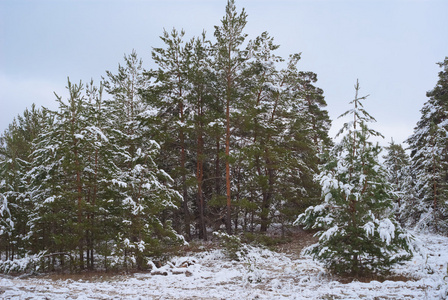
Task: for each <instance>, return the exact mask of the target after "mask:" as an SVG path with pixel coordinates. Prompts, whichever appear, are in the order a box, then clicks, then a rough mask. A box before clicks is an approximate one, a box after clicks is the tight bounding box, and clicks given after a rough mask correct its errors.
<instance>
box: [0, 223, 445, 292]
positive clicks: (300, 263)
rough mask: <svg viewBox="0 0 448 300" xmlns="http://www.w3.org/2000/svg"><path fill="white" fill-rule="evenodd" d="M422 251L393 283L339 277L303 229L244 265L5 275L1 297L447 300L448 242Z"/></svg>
mask: <svg viewBox="0 0 448 300" xmlns="http://www.w3.org/2000/svg"><path fill="white" fill-rule="evenodd" d="M414 235H415V237H416V243H415V246H416V248H417V249H418V251H419V253H418V254H416V255H415V256H414V258H413V259H412V260H411V261H409V262H406V263H405V264H404V265H398V266H396V267H395V268H394V269H393V274H392V275H391V276H389V277H387V278H361V279H353V278H338V277H334V276H331V275H329V274H328V273H327V271H326V270H325V269H324V268H323V267H322V266H321V265H320V264H319V263H317V262H315V261H313V260H312V259H311V258H310V257H308V256H304V255H301V254H300V253H301V250H302V249H303V248H304V247H305V246H308V245H310V244H311V243H313V242H314V241H315V239H314V238H313V237H312V236H311V235H310V234H308V233H305V232H302V231H297V232H296V233H295V234H294V235H293V236H292V240H291V241H290V242H289V243H285V244H281V245H279V246H277V248H276V249H275V251H274V250H272V249H271V250H268V249H263V248H259V247H249V248H248V253H247V254H246V255H245V256H244V258H242V259H241V260H240V261H231V260H228V259H226V257H225V255H224V254H223V252H222V251H221V250H220V249H216V248H214V247H208V246H207V245H203V246H202V248H203V249H202V251H197V250H198V249H197V248H196V249H195V251H190V252H186V253H185V256H183V257H175V258H173V259H172V260H171V261H170V262H169V263H168V264H166V265H164V266H163V267H161V268H159V269H157V270H153V271H152V272H146V273H134V274H129V275H108V274H104V273H103V274H101V273H97V274H91V273H90V274H77V275H64V276H62V275H56V274H53V275H45V276H32V277H27V278H25V277H22V278H17V277H12V276H5V275H3V276H0V299H446V296H447V292H448V278H447V275H448V273H447V272H448V269H447V268H448V238H447V237H443V236H439V235H434V234H421V233H420V234H414Z"/></svg>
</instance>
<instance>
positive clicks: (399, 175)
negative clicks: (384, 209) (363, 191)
mask: <svg viewBox="0 0 448 300" xmlns="http://www.w3.org/2000/svg"><path fill="white" fill-rule="evenodd" d="M385 150H386V155H384V156H383V158H384V162H383V163H384V167H385V168H386V171H387V180H388V182H389V183H390V184H391V187H392V190H393V193H394V195H395V197H394V199H395V203H394V210H395V216H396V217H397V220H399V221H400V223H401V224H402V225H406V226H410V225H411V224H413V223H415V207H416V204H417V198H416V196H415V191H414V188H413V180H412V175H411V168H410V166H411V162H410V158H409V155H408V154H407V153H406V151H405V150H404V149H403V147H402V146H401V145H400V144H395V143H394V142H393V141H392V142H391V143H390V145H389V146H388V147H385Z"/></svg>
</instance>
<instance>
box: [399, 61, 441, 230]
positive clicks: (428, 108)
mask: <svg viewBox="0 0 448 300" xmlns="http://www.w3.org/2000/svg"><path fill="white" fill-rule="evenodd" d="M439 66H440V67H441V68H443V70H442V71H441V72H439V80H438V82H437V85H436V87H435V88H434V89H432V90H431V91H429V92H427V94H426V95H427V97H428V98H429V99H428V101H427V102H426V103H425V104H424V105H423V108H422V110H421V113H422V116H421V118H420V121H419V122H418V123H417V126H416V127H415V129H414V133H413V134H412V135H411V136H410V137H409V138H408V140H407V143H408V144H409V149H410V150H411V163H412V166H411V170H412V176H413V178H414V179H415V187H414V188H415V191H416V195H417V197H418V199H419V200H420V201H419V203H417V206H416V214H417V218H418V222H417V225H418V227H420V228H426V227H428V228H432V229H435V230H438V231H443V232H447V230H448V184H447V180H448V138H447V137H448V57H447V58H445V60H444V62H442V63H439Z"/></svg>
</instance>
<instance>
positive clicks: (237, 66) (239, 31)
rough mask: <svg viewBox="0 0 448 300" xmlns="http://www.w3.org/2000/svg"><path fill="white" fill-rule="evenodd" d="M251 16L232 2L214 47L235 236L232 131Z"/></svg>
mask: <svg viewBox="0 0 448 300" xmlns="http://www.w3.org/2000/svg"><path fill="white" fill-rule="evenodd" d="M246 23H247V14H246V12H245V10H244V9H243V10H242V11H241V13H238V12H237V10H236V6H235V1H234V0H229V1H228V2H227V6H226V14H225V16H224V18H223V19H222V20H221V26H215V38H216V43H215V44H214V45H213V50H214V56H215V60H214V62H213V65H214V67H215V68H216V69H215V72H216V73H217V79H218V86H219V89H220V90H218V91H217V94H216V96H217V97H218V98H219V99H220V101H222V103H224V105H225V128H226V129H225V178H226V217H225V222H226V230H227V233H228V234H231V232H232V214H231V206H232V178H231V174H230V164H231V159H232V158H231V155H230V144H231V140H232V133H231V127H233V125H234V120H233V119H234V114H235V113H236V110H235V104H236V103H238V102H239V101H241V99H242V98H243V97H244V95H243V94H241V93H242V89H241V88H240V87H241V80H242V73H243V71H244V70H245V68H246V62H247V60H248V53H247V51H246V49H243V48H242V45H243V43H244V41H245V40H246V37H247V34H245V33H243V30H244V27H245V26H246Z"/></svg>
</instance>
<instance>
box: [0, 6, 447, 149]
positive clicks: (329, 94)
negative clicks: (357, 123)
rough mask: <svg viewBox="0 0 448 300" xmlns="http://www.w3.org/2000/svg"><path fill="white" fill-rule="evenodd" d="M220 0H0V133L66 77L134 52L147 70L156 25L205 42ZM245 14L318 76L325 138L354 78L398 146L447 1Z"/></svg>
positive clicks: (435, 55) (84, 76)
mask: <svg viewBox="0 0 448 300" xmlns="http://www.w3.org/2000/svg"><path fill="white" fill-rule="evenodd" d="M226 3H227V1H226V0H188V1H187V0H152V1H144V0H139V1H137V0H126V1H124V0H122V1H119V0H102V1H100V0H91V1H86V0H77V1H74V0H72V1H69V0H53V1H49V0H40V1H31V0H30V1H23V0H0V131H1V132H3V131H4V129H5V128H6V127H7V126H8V124H9V123H10V122H11V121H12V120H13V118H14V117H15V116H16V115H17V114H21V113H22V112H23V110H24V109H25V108H27V107H30V106H31V104H32V103H33V102H34V103H36V105H38V106H41V105H42V106H46V107H49V108H53V109H55V108H56V102H55V97H54V94H53V92H56V93H57V94H59V95H63V96H65V95H66V92H65V86H66V82H67V77H68V76H69V77H70V79H71V81H75V82H77V81H79V80H82V81H83V82H87V81H89V80H90V79H91V78H93V79H94V80H95V81H96V82H99V81H100V79H101V76H104V74H105V70H110V71H112V72H116V70H117V66H118V63H121V62H122V61H123V55H124V54H125V53H126V54H129V53H130V52H131V51H132V49H135V50H136V51H137V53H138V54H139V56H140V57H141V58H143V63H144V67H145V68H146V69H149V68H151V67H154V65H153V63H152V62H151V48H152V47H158V46H161V45H162V44H161V42H160V39H159V36H160V35H161V34H162V32H163V28H166V29H167V30H171V29H172V28H173V27H175V28H177V29H182V28H183V29H185V31H186V33H187V36H188V37H192V36H197V35H199V34H200V33H201V32H202V30H206V31H207V33H208V34H207V35H208V37H209V38H210V39H213V32H214V27H213V26H214V25H218V24H219V22H220V20H221V18H222V16H223V15H224V12H225V5H226ZM236 5H237V8H238V9H239V10H240V9H241V8H243V7H244V8H245V9H246V11H247V13H248V15H249V17H248V24H247V27H246V33H248V34H249V38H255V37H256V36H257V35H259V34H261V33H262V32H263V31H268V32H269V33H270V34H271V36H273V37H274V38H275V41H276V42H277V43H278V44H279V45H280V46H281V47H280V49H279V50H278V54H280V55H282V56H284V57H287V56H288V55H289V54H291V53H297V52H301V53H302V60H301V62H300V64H299V66H300V68H301V69H302V70H304V71H313V72H315V73H317V75H318V83H317V86H319V87H321V88H322V89H323V90H324V94H325V98H326V101H327V103H328V107H327V109H328V111H329V114H330V116H331V118H332V119H333V120H334V127H335V128H333V129H332V131H331V134H332V135H334V134H335V133H336V132H337V130H338V129H339V127H340V125H341V121H337V120H336V118H337V116H339V115H340V114H341V113H343V112H344V111H346V110H347V109H348V108H349V105H348V102H349V101H350V100H352V99H353V96H354V88H353V86H354V84H355V82H356V79H357V78H359V81H360V85H361V96H362V95H366V94H370V96H369V98H367V100H366V101H365V108H366V109H367V111H369V112H370V113H371V114H372V115H373V116H374V117H375V118H376V119H377V121H378V122H377V123H376V125H375V128H376V129H377V130H379V131H380V132H382V133H383V134H384V135H385V136H386V141H385V142H383V144H387V142H389V141H390V139H391V137H393V138H394V140H395V141H396V142H402V141H403V140H405V139H406V138H407V137H408V136H409V135H410V134H411V133H412V131H413V128H414V126H415V125H416V122H417V121H418V120H419V118H420V109H421V108H422V105H423V103H424V102H425V101H426V100H427V99H426V91H428V90H430V89H432V88H433V87H434V86H435V84H436V82H437V74H438V72H439V70H440V68H439V67H438V66H437V65H436V63H437V62H440V61H443V59H444V57H445V56H448V18H447V17H446V12H448V1H447V0H351V1H348V0H345V1H344V0H269V1H264V0H236Z"/></svg>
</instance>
